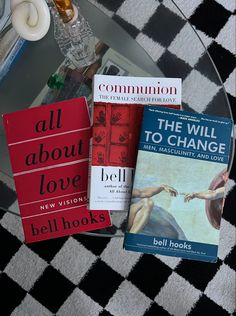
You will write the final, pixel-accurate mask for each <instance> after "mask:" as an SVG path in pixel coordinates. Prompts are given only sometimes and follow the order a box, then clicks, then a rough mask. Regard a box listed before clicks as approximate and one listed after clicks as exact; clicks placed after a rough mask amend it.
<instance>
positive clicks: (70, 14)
mask: <svg viewBox="0 0 236 316" xmlns="http://www.w3.org/2000/svg"><path fill="white" fill-rule="evenodd" d="M59 2H60V1H59ZM55 5H56V1H55ZM56 8H57V9H56ZM56 8H55V6H51V12H52V17H53V21H54V37H55V40H56V41H57V43H58V45H59V47H60V50H61V52H62V54H63V55H64V56H65V58H66V59H68V60H69V61H70V62H72V63H73V65H74V66H75V67H76V68H81V67H85V66H88V65H90V64H92V63H94V62H95V60H96V55H95V38H94V35H93V32H92V30H91V27H90V25H89V24H88V22H87V21H86V19H85V18H84V17H83V15H82V14H81V12H80V9H79V8H77V7H75V6H74V5H72V7H67V8H66V10H64V9H63V8H62V10H60V8H59V6H58V5H56Z"/></svg>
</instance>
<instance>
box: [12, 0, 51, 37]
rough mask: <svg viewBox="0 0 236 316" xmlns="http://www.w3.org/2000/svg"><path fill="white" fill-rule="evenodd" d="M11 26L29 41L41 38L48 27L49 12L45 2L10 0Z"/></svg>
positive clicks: (39, 0) (40, 0) (43, 0)
mask: <svg viewBox="0 0 236 316" xmlns="http://www.w3.org/2000/svg"><path fill="white" fill-rule="evenodd" d="M11 10H12V25H13V27H14V29H15V30H16V32H17V33H18V34H19V35H20V36H21V37H23V38H25V39H26V40H29V41H38V40H40V39H41V38H43V37H44V36H45V35H46V34H47V32H48V29H49V26H50V12H49V8H48V5H47V3H46V1H45V0H28V1H25V0H11Z"/></svg>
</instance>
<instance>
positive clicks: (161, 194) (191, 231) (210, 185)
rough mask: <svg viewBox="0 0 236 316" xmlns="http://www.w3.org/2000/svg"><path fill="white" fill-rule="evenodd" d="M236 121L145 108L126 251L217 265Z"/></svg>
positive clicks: (126, 236)
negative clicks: (215, 263) (235, 122)
mask: <svg viewBox="0 0 236 316" xmlns="http://www.w3.org/2000/svg"><path fill="white" fill-rule="evenodd" d="M231 131H232V121H231V120H230V119H228V118H222V117H214V116H209V115H204V114H197V113H191V112H185V111H176V110H173V109H158V108H157V107H153V106H150V107H145V110H144V117H143V123H142V131H141V137H140V142H139V150H138V157H137V164H136V170H135V176H134V184H133V191H132V199H131V204H130V209H129V216H128V224H127V232H126V234H125V241H124V248H125V249H126V250H132V251H138V252H144V253H156V254H161V255H168V256H177V257H182V258H187V259H194V260H202V261H209V262H215V261H216V260H217V249H218V242H219V228H220V219H221V214H222V208H223V203H224V190H225V183H226V181H227V177H228V173H227V166H228V160H229V153H230V145H231Z"/></svg>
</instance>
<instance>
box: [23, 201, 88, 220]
mask: <svg viewBox="0 0 236 316" xmlns="http://www.w3.org/2000/svg"><path fill="white" fill-rule="evenodd" d="M83 206H87V204H83V205H77V206H72V207H67V208H63V209H61V210H55V211H48V212H46V213H41V214H35V215H30V216H22V217H21V218H22V219H25V218H31V217H36V216H43V215H48V214H52V213H57V212H58V213H59V212H62V211H67V210H71V209H73V208H79V207H83Z"/></svg>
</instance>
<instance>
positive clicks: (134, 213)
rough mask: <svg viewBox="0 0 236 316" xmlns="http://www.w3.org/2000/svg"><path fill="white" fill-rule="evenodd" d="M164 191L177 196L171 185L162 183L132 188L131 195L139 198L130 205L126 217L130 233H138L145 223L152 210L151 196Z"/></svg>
mask: <svg viewBox="0 0 236 316" xmlns="http://www.w3.org/2000/svg"><path fill="white" fill-rule="evenodd" d="M162 191H165V192H167V193H169V194H170V196H177V195H178V192H177V190H175V189H174V188H173V187H171V186H169V185H166V184H162V185H160V186H158V187H148V188H143V189H136V188H134V189H133V192H132V197H133V198H141V200H140V201H138V202H137V203H133V204H131V206H130V214H129V219H128V231H129V232H130V233H138V232H140V231H141V230H142V229H143V227H144V226H145V225H146V224H147V222H148V220H149V217H150V214H151V212H152V209H153V206H154V202H153V201H152V199H151V197H152V196H154V195H156V194H159V193H161V192H162Z"/></svg>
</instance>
